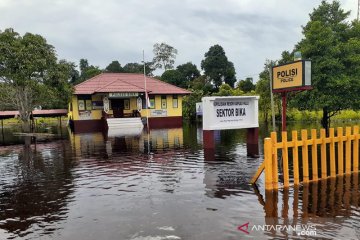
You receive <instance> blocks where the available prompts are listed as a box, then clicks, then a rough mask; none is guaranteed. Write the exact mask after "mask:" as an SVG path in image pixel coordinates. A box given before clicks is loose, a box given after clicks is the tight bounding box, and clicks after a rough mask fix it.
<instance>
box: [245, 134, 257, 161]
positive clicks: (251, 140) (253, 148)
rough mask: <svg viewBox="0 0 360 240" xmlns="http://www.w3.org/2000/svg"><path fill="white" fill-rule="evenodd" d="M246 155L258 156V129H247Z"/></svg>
mask: <svg viewBox="0 0 360 240" xmlns="http://www.w3.org/2000/svg"><path fill="white" fill-rule="evenodd" d="M246 148H247V155H248V156H251V157H258V156H259V128H248V129H247V134H246Z"/></svg>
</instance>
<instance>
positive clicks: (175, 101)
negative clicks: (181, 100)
mask: <svg viewBox="0 0 360 240" xmlns="http://www.w3.org/2000/svg"><path fill="white" fill-rule="evenodd" d="M173 108H178V96H177V95H173Z"/></svg>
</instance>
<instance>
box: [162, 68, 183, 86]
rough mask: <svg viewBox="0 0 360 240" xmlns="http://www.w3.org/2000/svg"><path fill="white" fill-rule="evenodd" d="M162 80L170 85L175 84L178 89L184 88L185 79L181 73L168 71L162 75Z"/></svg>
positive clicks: (172, 70)
mask: <svg viewBox="0 0 360 240" xmlns="http://www.w3.org/2000/svg"><path fill="white" fill-rule="evenodd" d="M161 80H162V81H164V82H167V83H170V84H173V85H175V86H178V87H180V86H181V87H182V85H183V78H182V75H181V73H180V72H179V71H178V70H174V69H171V70H166V71H165V72H164V73H163V74H162V75H161Z"/></svg>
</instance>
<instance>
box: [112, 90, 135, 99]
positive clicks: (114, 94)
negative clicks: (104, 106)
mask: <svg viewBox="0 0 360 240" xmlns="http://www.w3.org/2000/svg"><path fill="white" fill-rule="evenodd" d="M108 95H109V99H114V98H115V99H116V98H130V97H138V96H139V93H138V92H109V94H108Z"/></svg>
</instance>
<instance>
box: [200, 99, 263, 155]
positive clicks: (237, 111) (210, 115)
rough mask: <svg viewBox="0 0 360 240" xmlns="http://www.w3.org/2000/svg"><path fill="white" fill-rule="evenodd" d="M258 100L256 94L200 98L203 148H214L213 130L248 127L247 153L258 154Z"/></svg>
mask: <svg viewBox="0 0 360 240" xmlns="http://www.w3.org/2000/svg"><path fill="white" fill-rule="evenodd" d="M258 101H259V97H258V96H230V97H204V98H202V108H203V141H204V149H205V150H207V149H214V148H215V141H214V130H225V129H248V130H247V151H248V155H250V156H256V155H258V154H259V147H258V136H259V130H258V129H259V110H258Z"/></svg>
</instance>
